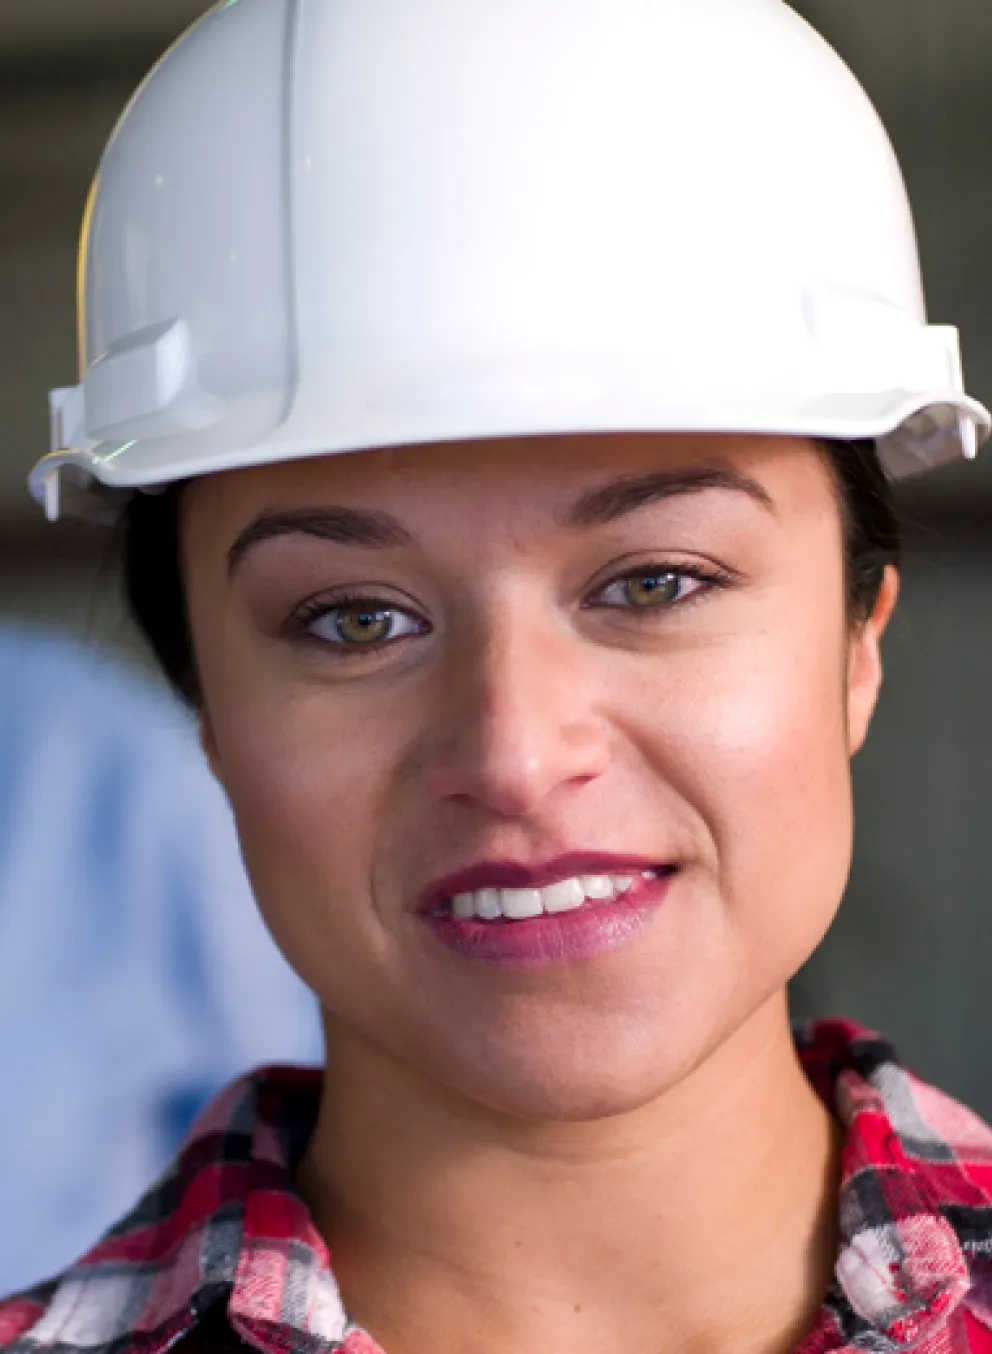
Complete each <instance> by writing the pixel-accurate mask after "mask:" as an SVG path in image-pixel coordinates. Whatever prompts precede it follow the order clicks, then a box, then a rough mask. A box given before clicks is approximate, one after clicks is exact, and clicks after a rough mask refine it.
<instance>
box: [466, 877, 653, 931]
mask: <svg viewBox="0 0 992 1354" xmlns="http://www.w3.org/2000/svg"><path fill="white" fill-rule="evenodd" d="M656 877H657V875H656V872H655V871H653V870H646V871H644V873H643V876H642V878H645V879H654V878H656ZM637 882H638V881H637V878H636V877H635V876H633V875H625V874H618V875H605V874H592V875H582V876H581V877H580V878H575V879H563V880H561V881H560V882H559V883H557V884H549V885H548V886H547V887H546V888H543V889H479V890H478V892H476V893H459V894H458V896H457V897H455V898H453V899H452V900H451V910H452V912H453V914H454V916H455V917H457V918H458V919H459V920H461V921H470V920H473V919H478V920H479V921H500V920H502V919H504V918H505V919H506V920H508V921H529V920H530V919H532V918H534V917H540V916H543V915H545V914H547V915H548V916H556V915H558V914H559V913H562V912H574V911H575V910H576V909H577V908H580V907H583V906H584V905H585V904H586V902H598V903H615V902H617V901H618V899H620V898H622V897H623V895H624V894H625V893H628V892H629V891H630V890H631V889H632V888H633V887H634V885H635V884H636V883H637Z"/></svg>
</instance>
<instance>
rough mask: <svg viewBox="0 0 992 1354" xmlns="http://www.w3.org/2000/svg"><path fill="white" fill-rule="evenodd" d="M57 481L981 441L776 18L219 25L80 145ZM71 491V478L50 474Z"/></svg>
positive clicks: (721, 14) (589, 15)
mask: <svg viewBox="0 0 992 1354" xmlns="http://www.w3.org/2000/svg"><path fill="white" fill-rule="evenodd" d="M80 301H81V310H82V315H81V333H82V369H83V380H82V384H81V385H79V386H77V387H75V388H72V389H68V390H60V391H56V392H54V393H53V396H52V407H53V414H54V417H53V434H54V452H53V453H52V454H51V455H50V456H48V457H46V458H45V459H44V460H42V461H41V463H40V464H39V465H38V466H37V467H36V469H35V471H34V472H33V475H32V481H31V483H32V491H33V493H34V494H35V496H36V497H37V498H38V499H39V500H41V501H46V502H47V506H48V510H49V512H50V514H51V515H56V514H57V512H58V499H59V494H58V480H59V472H60V471H61V470H64V469H65V468H66V467H76V468H78V469H79V470H80V471H83V472H85V475H86V477H87V478H88V477H94V478H95V479H96V480H98V481H100V482H101V483H102V484H104V485H106V486H109V487H111V488H120V489H133V488H136V487H145V488H149V487H153V486H161V485H164V484H167V483H169V482H172V481H176V480H181V479H185V478H187V477H189V476H195V475H203V474H207V473H210V472H213V471H218V470H225V469H231V468H236V467H242V466H250V465H257V464H261V463H268V462H274V461H281V460H286V459H290V458H296V457H302V456H312V455H322V454H326V453H331V452H340V451H355V450H360V449H364V448H370V447H377V446H383V445H400V444H412V443H427V442H439V441H448V440H454V439H459V440H461V439H479V438H491V437H506V436H515V435H534V434H551V433H576V432H608V431H621V430H623V431H635V430H645V431H649V430H653V431H658V430H671V431H694V430H706V431H710V432H719V431H728V432H729V431H734V432H764V433H781V434H794V435H801V436H815V437H826V438H838V439H861V438H874V439H877V441H878V445H879V448H880V451H881V454H882V456H883V459H884V461H885V463H886V464H887V466H888V468H889V470H890V471H891V472H892V473H893V474H894V475H903V474H907V473H910V472H912V471H914V470H918V469H923V468H926V467H928V466H931V465H936V464H938V463H940V462H942V461H946V460H950V459H953V458H955V457H958V456H960V455H962V454H964V455H965V456H973V455H974V453H975V449H976V447H977V445H978V443H979V441H981V440H983V439H984V438H985V437H986V436H987V434H988V432H989V428H990V418H989V415H988V413H987V412H986V410H985V409H984V408H982V406H981V405H979V404H977V403H976V402H975V401H973V400H971V399H969V398H968V397H967V396H966V395H965V394H964V391H963V381H962V374H961V362H960V351H959V346H958V336H957V332H956V330H954V329H951V328H947V327H943V326H928V325H927V323H926V316H925V310H924V304H923V298H922V290H921V285H920V277H919V264H918V259H917V251H916V242H915V237H914V232H913V225H912V219H911V215H910V211H909V206H908V203H907V199H906V193H905V189H904V186H903V182H902V179H901V176H900V173H899V169H898V166H897V164H896V160H895V157H894V155H893V152H892V149H891V146H890V144H889V141H888V139H887V137H886V135H885V132H884V130H883V128H882V126H881V124H880V122H879V119H878V117H877V115H876V113H875V111H874V109H873V108H872V106H871V104H870V103H869V101H868V99H867V97H866V96H865V94H864V92H863V91H862V90H861V88H860V86H859V85H858V84H857V82H856V81H855V79H854V78H853V76H852V75H851V74H850V72H849V71H848V70H847V68H846V67H845V66H844V65H843V64H842V63H841V61H840V60H839V58H838V57H837V56H836V55H835V53H834V52H833V51H832V50H831V49H830V48H829V47H828V46H827V45H826V44H825V43H824V42H823V41H822V40H821V39H820V38H819V37H818V36H817V35H816V34H815V33H814V32H813V31H812V30H811V29H810V28H809V27H808V26H807V25H806V24H805V23H804V22H803V21H802V20H801V19H800V18H798V17H797V16H796V15H795V14H794V13H793V11H792V10H790V9H789V8H788V7H787V6H786V5H785V4H784V3H783V2H782V0H226V2H225V3H222V4H220V5H217V6H216V7H215V8H214V9H213V10H211V11H210V12H209V13H208V14H207V15H206V16H205V17H204V18H203V19H202V20H201V21H200V22H199V23H198V24H197V25H195V26H194V27H193V29H191V30H190V32H189V33H188V34H187V35H186V36H185V37H184V38H183V39H182V40H181V41H180V42H179V43H178V44H177V45H176V46H175V47H174V48H173V50H172V51H171V52H170V53H169V54H168V55H167V56H166V57H165V59H164V60H163V61H162V62H161V63H160V64H159V66H158V67H157V68H156V70H155V71H154V72H153V73H152V75H151V76H150V77H149V79H148V80H147V81H146V82H145V84H144V86H143V87H142V88H141V89H140V90H139V92H138V94H137V95H136V97H135V98H134V100H133V101H132V103H131V105H130V107H129V109H128V110H127V112H126V113H125V115H124V117H123V119H122V121H121V123H120V125H119V126H118V128H117V130H116V132H115V134H114V137H113V139H112V141H111V143H110V146H109V148H108V150H107V153H106V155H105V158H104V160H103V164H102V167H101V169H100V173H99V176H98V178H97V182H96V185H95V187H94V191H93V195H92V199H91V202H90V205H89V209H88V212H87V218H86V224H85V229H84V235H83V245H82V264H81V298H80ZM76 478H78V476H77V477H76Z"/></svg>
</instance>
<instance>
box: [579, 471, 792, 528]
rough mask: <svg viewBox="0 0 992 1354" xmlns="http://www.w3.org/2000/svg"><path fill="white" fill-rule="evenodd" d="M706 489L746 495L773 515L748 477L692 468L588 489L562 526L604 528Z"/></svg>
mask: <svg viewBox="0 0 992 1354" xmlns="http://www.w3.org/2000/svg"><path fill="white" fill-rule="evenodd" d="M709 489H723V490H729V491H731V492H732V493H738V494H745V495H747V497H748V498H750V499H753V500H754V502H756V503H760V504H761V506H762V507H763V508H765V509H767V510H768V511H769V512H771V513H774V511H775V505H774V503H773V502H772V497H771V494H769V492H768V490H767V489H765V488H764V486H763V485H761V484H759V483H758V481H757V480H754V479H751V477H750V476H749V475H744V474H742V473H741V472H740V471H739V470H731V469H730V468H729V467H723V466H692V467H689V468H685V469H682V470H659V471H656V472H655V473H653V474H650V475H637V476H624V477H623V478H621V479H617V480H613V481H611V483H609V484H604V485H601V486H600V487H599V488H598V489H591V490H590V491H589V492H588V493H585V494H583V495H582V497H581V498H579V499H578V500H577V502H575V503H573V504H572V506H571V507H570V508H569V509H568V511H567V512H566V513H565V515H564V518H563V522H564V525H565V526H568V527H595V526H606V525H607V524H608V523H610V522H615V521H617V519H618V518H621V517H626V515H627V514H628V513H631V512H636V511H637V509H638V508H646V507H648V506H649V505H650V504H652V503H659V502H661V501H662V500H664V499H666V498H679V497H682V496H684V495H686V494H701V493H705V492H706V491H707V490H709Z"/></svg>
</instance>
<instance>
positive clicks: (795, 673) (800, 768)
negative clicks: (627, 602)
mask: <svg viewBox="0 0 992 1354" xmlns="http://www.w3.org/2000/svg"><path fill="white" fill-rule="evenodd" d="M838 615H840V611H839V608H838ZM843 650H844V645H843V624H842V622H841V621H840V620H838V623H837V625H836V627H834V626H830V625H827V624H823V623H811V622H810V621H809V620H807V619H805V618H804V617H803V616H802V615H799V616H794V617H793V618H791V620H787V619H785V617H783V618H782V619H781V621H780V622H779V623H778V624H776V625H775V626H774V627H769V628H767V629H753V630H747V631H742V633H741V634H740V636H738V637H735V638H730V637H728V638H727V639H726V641H724V642H722V643H720V644H718V645H715V646H714V647H713V649H712V650H711V652H710V654H709V655H708V657H707V658H706V661H705V662H699V661H698V660H699V655H698V654H697V655H696V660H697V662H696V664H695V671H694V672H692V673H690V672H689V671H688V669H689V667H690V666H692V665H691V664H689V663H687V664H686V672H685V673H684V674H683V675H682V676H681V677H679V676H678V675H677V674H676V691H675V693H674V695H673V699H672V702H671V707H672V717H671V718H670V719H668V720H667V721H665V722H664V725H663V726H662V725H659V728H658V730H657V742H656V748H657V753H658V757H659V760H665V761H666V762H667V765H668V772H667V774H668V775H669V777H670V779H671V781H672V783H673V784H674V786H675V788H676V789H677V791H678V793H679V794H680V796H681V797H682V798H683V799H684V801H685V802H686V803H687V804H688V805H689V806H690V807H691V809H692V811H693V812H694V813H695V815H696V817H697V819H698V821H699V823H700V825H701V831H702V834H703V837H704V840H705V841H706V847H705V848H704V851H703V856H704V863H705V864H706V865H707V866H708V867H709V871H712V873H713V875H714V876H715V880H714V883H715V887H716V890H717V895H718V898H719V906H720V914H721V924H722V925H724V926H726V927H728V928H730V931H731V932H732V933H733V939H734V948H735V950H736V951H737V952H738V954H744V955H747V956H748V960H747V962H748V963H749V964H751V965H752V966H753V967H755V968H757V969H760V970H762V971H764V972H766V973H768V974H769V976H770V978H772V979H774V982H775V983H781V982H783V981H785V980H786V979H787V978H789V977H791V976H792V973H793V972H794V970H795V969H796V968H798V967H799V966H800V965H801V964H802V963H803V962H805V960H806V958H807V957H808V955H809V953H811V951H812V950H813V949H814V948H815V946H816V945H817V944H818V943H819V941H820V940H821V939H822V936H823V934H824V933H825V931H826V929H827V928H828V926H829V925H830V922H831V921H832V920H833V916H834V914H835V912H836V909H837V907H838V906H839V903H840V899H841V896H842V894H843V891H844V887H845V883H846V879H847V873H848V870H849V866H850V855H851V837H852V820H851V788H850V770H849V763H848V757H847V742H846V739H847V726H846V712H845V703H844V684H843V671H844V651H843Z"/></svg>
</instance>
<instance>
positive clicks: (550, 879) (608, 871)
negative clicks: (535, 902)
mask: <svg viewBox="0 0 992 1354" xmlns="http://www.w3.org/2000/svg"><path fill="white" fill-rule="evenodd" d="M664 868H666V867H665V865H664V864H663V863H659V862H658V861H657V860H652V859H650V858H648V857H645V856H619V855H612V854H608V853H605V852H602V851H574V852H572V853H570V854H569V855H566V856H558V857H557V858H556V859H555V860H548V861H544V862H543V863H542V864H539V865H524V864H521V863H519V862H517V861H513V860H486V861H480V862H479V864H477V865H470V866H469V867H468V868H467V869H465V870H458V871H457V872H456V873H455V874H449V875H446V876H445V877H444V878H443V879H438V880H436V881H435V882H434V883H432V884H428V886H427V888H426V889H424V891H423V893H422V894H421V896H420V901H419V904H418V907H417V910H418V912H433V911H435V910H436V909H437V908H439V907H442V906H443V905H444V904H445V903H447V902H450V901H451V899H452V898H455V897H457V896H458V894H460V893H477V892H478V891H479V890H480V889H543V888H547V887H548V885H550V884H559V883H561V881H562V880H563V879H574V878H575V877H576V876H577V875H590V874H598V875H603V874H605V875H639V874H643V873H644V872H645V871H647V870H662V869H664Z"/></svg>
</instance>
